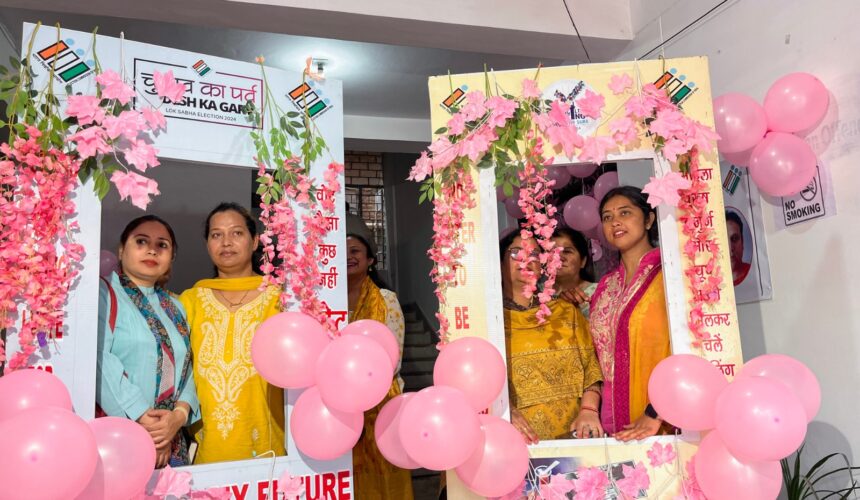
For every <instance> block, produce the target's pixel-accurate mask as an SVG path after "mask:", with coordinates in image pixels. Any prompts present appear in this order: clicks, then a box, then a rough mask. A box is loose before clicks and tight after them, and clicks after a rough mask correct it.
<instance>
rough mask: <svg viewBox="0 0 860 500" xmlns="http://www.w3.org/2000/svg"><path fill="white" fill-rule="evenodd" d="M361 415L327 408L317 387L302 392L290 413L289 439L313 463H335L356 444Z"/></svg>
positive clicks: (359, 433) (361, 421)
mask: <svg viewBox="0 0 860 500" xmlns="http://www.w3.org/2000/svg"><path fill="white" fill-rule="evenodd" d="M363 428H364V414H363V413H361V412H358V413H347V412H342V411H337V410H335V409H333V408H329V407H327V406H326V405H325V404H324V403H323V401H322V398H321V397H320V392H319V390H317V388H316V387H310V388H308V389H305V392H303V393H302V394H301V396H299V399H297V400H296V404H295V406H293V412H292V413H291V414H290V436H291V437H292V439H294V440H295V442H296V447H297V448H298V449H299V451H301V452H302V453H304V454H305V455H307V456H309V457H311V458H313V459H316V460H334V459H335V458H337V457H339V456H341V455H343V454H344V453H346V452H348V451H349V450H351V449H352V447H353V446H355V444H356V443H358V438H359V437H361V431H362V429H363Z"/></svg>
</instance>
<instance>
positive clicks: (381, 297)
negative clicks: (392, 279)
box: [346, 218, 412, 500]
mask: <svg viewBox="0 0 860 500" xmlns="http://www.w3.org/2000/svg"><path fill="white" fill-rule="evenodd" d="M346 230H347V238H346V252H347V253H346V276H347V283H348V285H347V287H348V293H349V321H350V322H353V321H358V320H361V319H372V320H375V321H379V322H380V323H384V324H385V325H387V326H388V328H390V329H391V331H392V332H394V335H395V336H396V337H397V342H398V343H399V344H400V354H401V356H402V355H403V340H404V333H405V329H406V328H405V325H404V322H403V312H402V311H401V309H400V304H399V303H398V302H397V296H396V295H395V294H394V292H392V291H390V290H386V289H384V288H382V287H380V286H379V285H378V284H381V283H382V281H381V280H380V279H379V277H378V276H377V274H376V271H375V270H374V269H373V265H374V264H375V261H376V259H375V254H376V252H375V244H374V243H373V235H372V234H371V233H370V230H369V229H368V228H367V226H365V225H364V223H363V222H362V221H361V220H360V219H357V218H353V219H351V220H348V221H347V229H346ZM399 371H400V366H399V364H398V366H397V370H395V377H394V380H392V383H391V388H390V389H389V391H388V395H387V396H386V397H385V399H383V400H382V402H381V403H379V404H378V405H377V406H375V407H374V408H371V409H370V410H368V411H366V412H364V432H363V433H362V435H361V438H360V439H359V441H358V444H356V445H355V448H353V450H352V468H353V477H354V481H353V484H354V487H353V492H354V495H353V496H354V497H355V498H373V499H392V500H394V499H398V500H400V499H405V500H408V499H411V498H412V476H411V475H410V473H409V471H408V470H405V469H401V468H399V467H396V466H394V465H392V464H391V463H389V462H388V461H387V460H385V457H383V456H382V454H381V453H380V452H379V448H377V447H376V440H375V438H374V427H375V424H376V417H377V416H379V410H380V409H381V408H382V406H384V405H385V403H387V402H388V401H389V400H391V399H392V398H394V397H395V396H397V395H398V394H400V393H401V390H402V388H403V382H402V381H401V380H400V377H399V376H398V375H397V372H399Z"/></svg>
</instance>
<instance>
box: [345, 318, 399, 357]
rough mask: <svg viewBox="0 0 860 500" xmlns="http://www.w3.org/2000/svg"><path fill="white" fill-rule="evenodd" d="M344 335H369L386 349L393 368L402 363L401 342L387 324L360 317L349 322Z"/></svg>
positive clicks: (368, 336)
mask: <svg viewBox="0 0 860 500" xmlns="http://www.w3.org/2000/svg"><path fill="white" fill-rule="evenodd" d="M341 334H342V335H362V336H364V337H367V338H369V339H371V340H373V341H375V342H376V343H378V344H379V345H380V346H382V348H383V349H385V353H386V354H388V358H389V359H391V368H392V369H393V370H396V369H397V365H398V364H400V344H399V343H398V342H397V338H395V337H394V333H393V332H392V331H391V329H390V328H388V327H387V326H386V325H384V324H382V323H380V322H379V321H374V320H372V319H360V320H358V321H353V322H352V323H350V324H348V325H347V326H346V328H344V329H343V330H342V331H341Z"/></svg>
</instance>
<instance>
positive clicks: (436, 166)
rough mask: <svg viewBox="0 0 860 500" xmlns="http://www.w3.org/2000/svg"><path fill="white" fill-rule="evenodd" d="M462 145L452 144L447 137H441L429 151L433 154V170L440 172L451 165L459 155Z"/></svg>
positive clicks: (433, 143) (431, 145) (432, 144)
mask: <svg viewBox="0 0 860 500" xmlns="http://www.w3.org/2000/svg"><path fill="white" fill-rule="evenodd" d="M459 144H460V143H457V144H451V141H449V140H448V138H447V137H439V138H438V139H436V140H435V141H433V142H432V143H431V144H430V145H429V146H428V147H427V149H429V150H430V152H432V153H433V159H432V165H433V170H434V171H436V172H438V171H439V170H442V169H444V168H445V167H447V166H448V165H450V164H451V162H452V161H454V159H456V158H457V156H458V155H459V150H460V146H459Z"/></svg>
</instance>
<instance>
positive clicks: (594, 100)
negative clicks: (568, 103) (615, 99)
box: [574, 90, 606, 118]
mask: <svg viewBox="0 0 860 500" xmlns="http://www.w3.org/2000/svg"><path fill="white" fill-rule="evenodd" d="M574 102H575V103H576V108H577V109H578V110H579V112H580V113H582V114H583V115H585V116H588V117H590V118H600V112H601V110H603V106H604V105H605V104H606V99H604V98H603V96H602V95H600V94H598V93H597V92H594V91H592V90H586V91H585V95H584V96H583V97H580V98H579V99H577V100H576V101H574Z"/></svg>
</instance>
